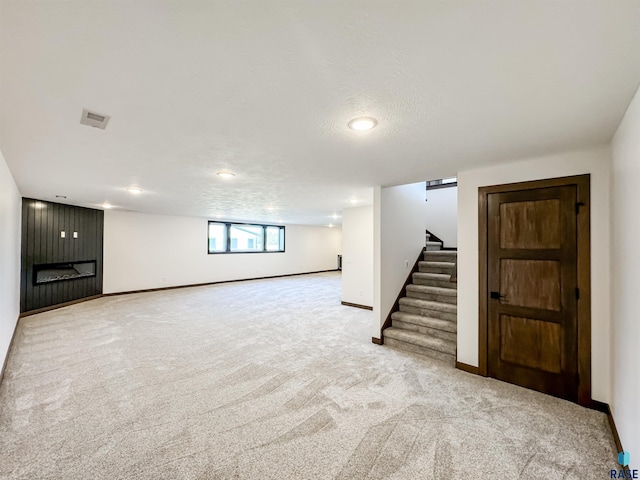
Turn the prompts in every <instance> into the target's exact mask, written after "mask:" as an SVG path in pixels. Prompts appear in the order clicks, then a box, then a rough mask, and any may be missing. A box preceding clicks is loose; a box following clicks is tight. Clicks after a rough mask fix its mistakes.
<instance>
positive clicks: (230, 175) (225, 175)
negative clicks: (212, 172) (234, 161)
mask: <svg viewBox="0 0 640 480" xmlns="http://www.w3.org/2000/svg"><path fill="white" fill-rule="evenodd" d="M216 175H218V176H219V177H222V178H233V177H235V176H236V174H235V173H233V172H229V171H228V170H222V171H221V172H218V173H216Z"/></svg>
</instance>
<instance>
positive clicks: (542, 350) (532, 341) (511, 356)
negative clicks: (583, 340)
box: [500, 315, 562, 373]
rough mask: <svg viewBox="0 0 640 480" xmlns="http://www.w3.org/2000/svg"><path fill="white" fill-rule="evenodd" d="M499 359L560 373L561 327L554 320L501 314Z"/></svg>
mask: <svg viewBox="0 0 640 480" xmlns="http://www.w3.org/2000/svg"><path fill="white" fill-rule="evenodd" d="M500 360H502V361H504V362H510V363H513V364H516V365H523V366H526V367H531V368H534V369H540V370H544V371H546V372H553V373H561V372H562V328H561V327H560V325H559V324H557V323H552V322H545V321H540V320H536V319H533V318H522V317H512V316H509V315H500Z"/></svg>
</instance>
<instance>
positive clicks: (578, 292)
mask: <svg viewBox="0 0 640 480" xmlns="http://www.w3.org/2000/svg"><path fill="white" fill-rule="evenodd" d="M576 300H580V289H579V288H578V287H576Z"/></svg>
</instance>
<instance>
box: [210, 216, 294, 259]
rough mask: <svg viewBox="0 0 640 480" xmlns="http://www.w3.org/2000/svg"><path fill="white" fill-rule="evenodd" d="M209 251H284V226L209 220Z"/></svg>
mask: <svg viewBox="0 0 640 480" xmlns="http://www.w3.org/2000/svg"><path fill="white" fill-rule="evenodd" d="M208 252H209V253H264V252H284V227H283V226H280V225H257V224H252V223H227V222H212V221H210V222H209V235H208Z"/></svg>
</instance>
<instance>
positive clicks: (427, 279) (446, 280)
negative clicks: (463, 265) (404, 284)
mask: <svg viewBox="0 0 640 480" xmlns="http://www.w3.org/2000/svg"><path fill="white" fill-rule="evenodd" d="M450 278H451V275H449V274H443V273H423V272H416V273H414V274H413V284H414V285H427V286H431V287H443V288H453V289H457V288H458V285H457V284H456V283H454V282H451V281H450Z"/></svg>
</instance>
